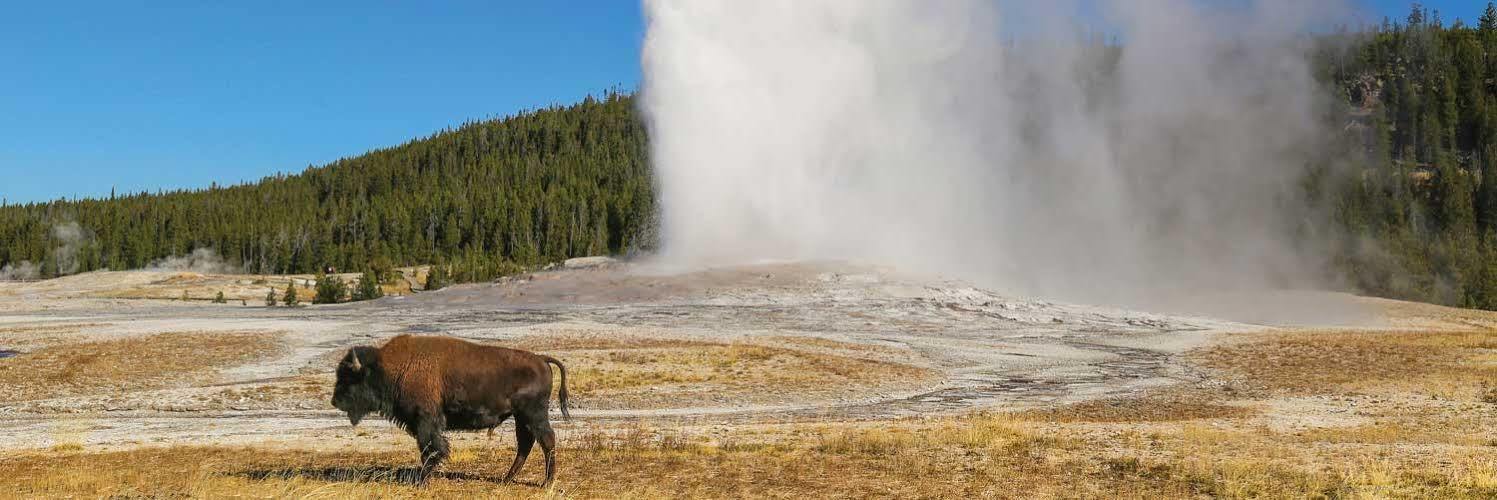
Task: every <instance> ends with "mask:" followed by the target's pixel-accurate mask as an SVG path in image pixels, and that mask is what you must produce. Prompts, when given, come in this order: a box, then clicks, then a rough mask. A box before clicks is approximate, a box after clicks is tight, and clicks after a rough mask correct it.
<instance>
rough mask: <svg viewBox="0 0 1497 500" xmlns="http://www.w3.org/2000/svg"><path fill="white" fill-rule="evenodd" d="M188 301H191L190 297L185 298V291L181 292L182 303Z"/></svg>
mask: <svg viewBox="0 0 1497 500" xmlns="http://www.w3.org/2000/svg"><path fill="white" fill-rule="evenodd" d="M189 300H192V297H189V296H187V290H182V302H187V301H189Z"/></svg>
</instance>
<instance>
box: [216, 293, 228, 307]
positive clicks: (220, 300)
mask: <svg viewBox="0 0 1497 500" xmlns="http://www.w3.org/2000/svg"><path fill="white" fill-rule="evenodd" d="M213 303H214V304H228V303H229V299H226V298H224V292H223V290H219V291H218V295H215V296H214V297H213Z"/></svg>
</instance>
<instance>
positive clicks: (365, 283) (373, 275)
mask: <svg viewBox="0 0 1497 500" xmlns="http://www.w3.org/2000/svg"><path fill="white" fill-rule="evenodd" d="M384 296H385V291H384V290H383V289H381V288H380V287H379V273H377V272H375V271H373V270H371V271H368V272H365V273H364V276H363V277H360V278H359V287H358V288H355V289H354V291H353V300H355V301H359V300H374V299H377V298H380V297H384Z"/></svg>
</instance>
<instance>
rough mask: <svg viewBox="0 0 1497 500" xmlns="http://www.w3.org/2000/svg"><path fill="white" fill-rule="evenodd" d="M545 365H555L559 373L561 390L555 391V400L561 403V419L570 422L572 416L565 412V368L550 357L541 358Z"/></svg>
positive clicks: (558, 361)
mask: <svg viewBox="0 0 1497 500" xmlns="http://www.w3.org/2000/svg"><path fill="white" fill-rule="evenodd" d="M541 358H543V359H545V360H546V362H547V363H551V364H553V365H556V371H558V372H561V390H558V391H556V399H557V400H558V401H560V402H561V418H562V419H563V420H568V421H570V420H572V414H571V413H570V412H569V411H568V410H567V367H565V366H562V364H561V361H560V360H557V359H556V358H553V357H550V356H541Z"/></svg>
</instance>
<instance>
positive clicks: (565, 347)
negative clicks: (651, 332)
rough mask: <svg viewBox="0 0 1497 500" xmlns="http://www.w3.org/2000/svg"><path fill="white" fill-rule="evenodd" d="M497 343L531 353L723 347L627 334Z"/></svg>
mask: <svg viewBox="0 0 1497 500" xmlns="http://www.w3.org/2000/svg"><path fill="white" fill-rule="evenodd" d="M496 344H497V345H502V346H504V347H509V348H512V349H523V350H526V351H534V352H567V351H606V350H618V349H664V348H689V347H711V346H718V345H722V344H718V343H713V342H706V341H700V340H685V339H671V338H657V337H642V336H626V335H532V336H528V337H522V338H519V339H516V340H513V341H505V342H499V343H496Z"/></svg>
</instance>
